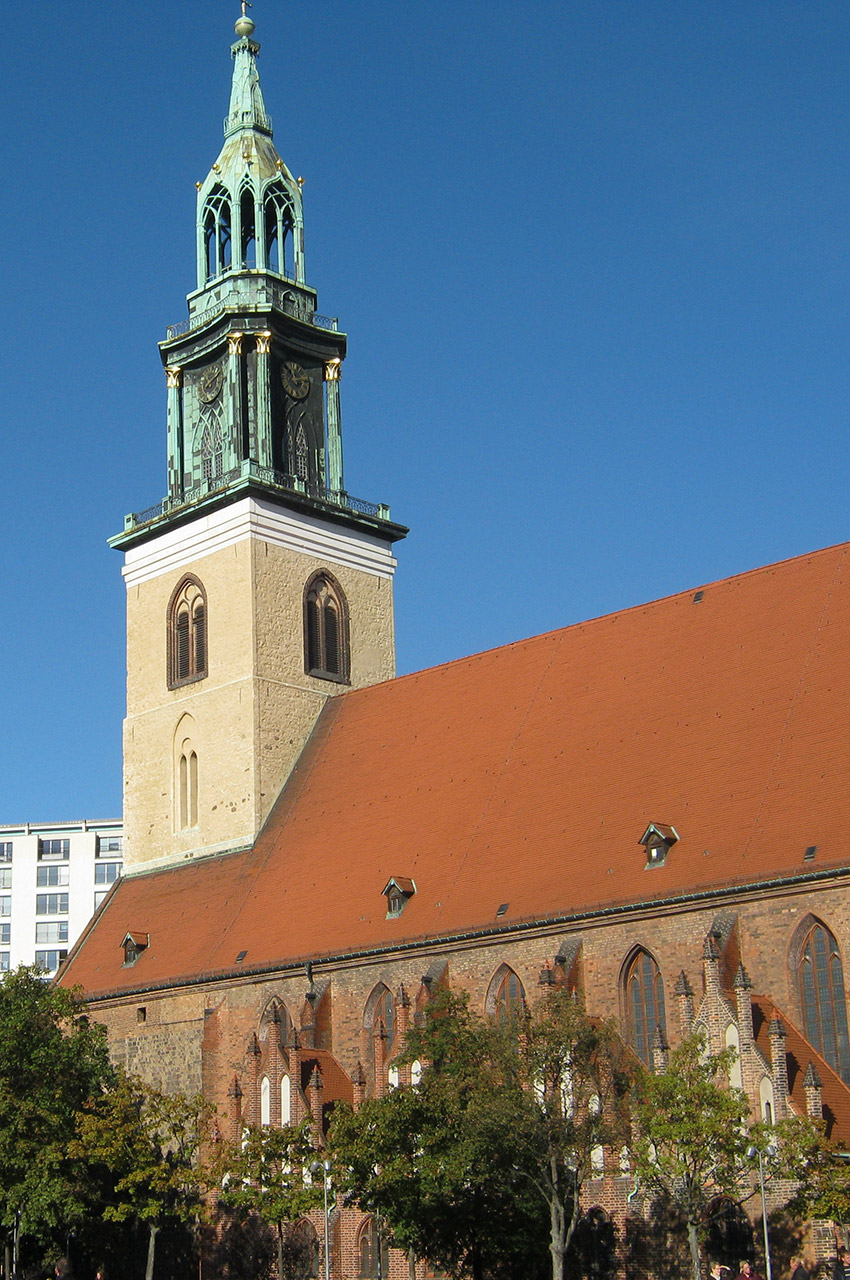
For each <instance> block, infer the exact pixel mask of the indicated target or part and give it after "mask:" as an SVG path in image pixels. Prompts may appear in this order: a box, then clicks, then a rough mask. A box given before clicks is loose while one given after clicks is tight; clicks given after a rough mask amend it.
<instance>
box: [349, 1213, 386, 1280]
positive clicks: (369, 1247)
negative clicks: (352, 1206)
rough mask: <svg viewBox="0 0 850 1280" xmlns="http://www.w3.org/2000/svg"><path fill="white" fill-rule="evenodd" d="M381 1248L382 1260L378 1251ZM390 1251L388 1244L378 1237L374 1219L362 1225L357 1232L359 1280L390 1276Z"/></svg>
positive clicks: (372, 1279)
mask: <svg viewBox="0 0 850 1280" xmlns="http://www.w3.org/2000/svg"><path fill="white" fill-rule="evenodd" d="M379 1248H380V1251H381V1252H380V1258H379V1256H378V1249H379ZM389 1261H390V1258H389V1249H388V1247H387V1242H386V1240H384V1239H383V1238H381V1237H379V1235H378V1228H377V1225H376V1223H375V1219H374V1218H373V1217H371V1216H370V1217H368V1218H366V1220H365V1221H364V1222H362V1223H361V1225H360V1229H359V1230H358V1232H357V1275H358V1277H359V1280H377V1278H378V1276H388V1275H389Z"/></svg>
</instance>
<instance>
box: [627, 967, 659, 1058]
mask: <svg viewBox="0 0 850 1280" xmlns="http://www.w3.org/2000/svg"><path fill="white" fill-rule="evenodd" d="M625 995H626V1017H627V1021H628V1025H629V1038H630V1040H631V1042H632V1045H633V1046H634V1048H635V1050H636V1052H637V1055H638V1057H639V1058H640V1059H641V1060H642V1061H643V1062H644V1063H645V1064H646V1065H647V1066H648V1067H649V1066H651V1065H652V1039H653V1036H654V1035H655V1029H656V1027H660V1028H661V1032H662V1034H665V1033H666V1026H667V1023H666V1015H665V1012H664V984H663V982H662V980H661V971H660V970H659V968H658V965H657V964H656V963H655V961H654V960H653V958H652V956H651V955H650V954H649V952H648V951H644V950H643V949H642V948H640V949H639V950H638V951H636V952H635V954H634V956H633V957H632V959H631V961H630V962H629V965H628V967H627V969H626V975H625Z"/></svg>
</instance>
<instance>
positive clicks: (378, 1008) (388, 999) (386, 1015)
mask: <svg viewBox="0 0 850 1280" xmlns="http://www.w3.org/2000/svg"><path fill="white" fill-rule="evenodd" d="M372 1030H373V1031H374V1032H375V1034H377V1033H378V1032H379V1031H383V1033H384V1035H385V1036H386V1038H387V1044H386V1051H387V1053H389V1051H390V1049H391V1048H392V1043H393V1036H394V1035H395V1007H394V1005H393V997H392V992H391V991H390V990H389V989H388V988H387V987H383V988H382V990H381V992H380V994H379V996H378V999H377V1000H376V1001H375V1006H374V1009H373V1010H372Z"/></svg>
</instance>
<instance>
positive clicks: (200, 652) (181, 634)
mask: <svg viewBox="0 0 850 1280" xmlns="http://www.w3.org/2000/svg"><path fill="white" fill-rule="evenodd" d="M206 674H207V597H206V592H205V591H204V588H203V587H202V586H201V583H200V582H199V581H198V579H197V578H195V577H192V576H190V577H186V578H183V579H182V581H181V582H179V583H178V585H177V588H176V590H175V591H174V594H173V595H172V597H171V602H170V604H169V606H168V687H169V689H176V688H178V687H179V686H180V685H183V684H189V683H190V682H191V681H193V680H203V679H204V677H205V676H206Z"/></svg>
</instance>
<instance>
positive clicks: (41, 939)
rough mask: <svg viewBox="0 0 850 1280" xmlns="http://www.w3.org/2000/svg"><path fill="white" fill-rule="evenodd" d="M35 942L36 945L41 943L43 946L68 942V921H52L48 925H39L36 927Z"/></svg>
mask: <svg viewBox="0 0 850 1280" xmlns="http://www.w3.org/2000/svg"><path fill="white" fill-rule="evenodd" d="M35 940H36V944H38V943H41V945H42V946H44V945H45V944H46V943H50V942H54V943H55V942H67V941H68V921H67V920H51V921H48V922H46V923H41V924H37V925H36V926H35Z"/></svg>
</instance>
